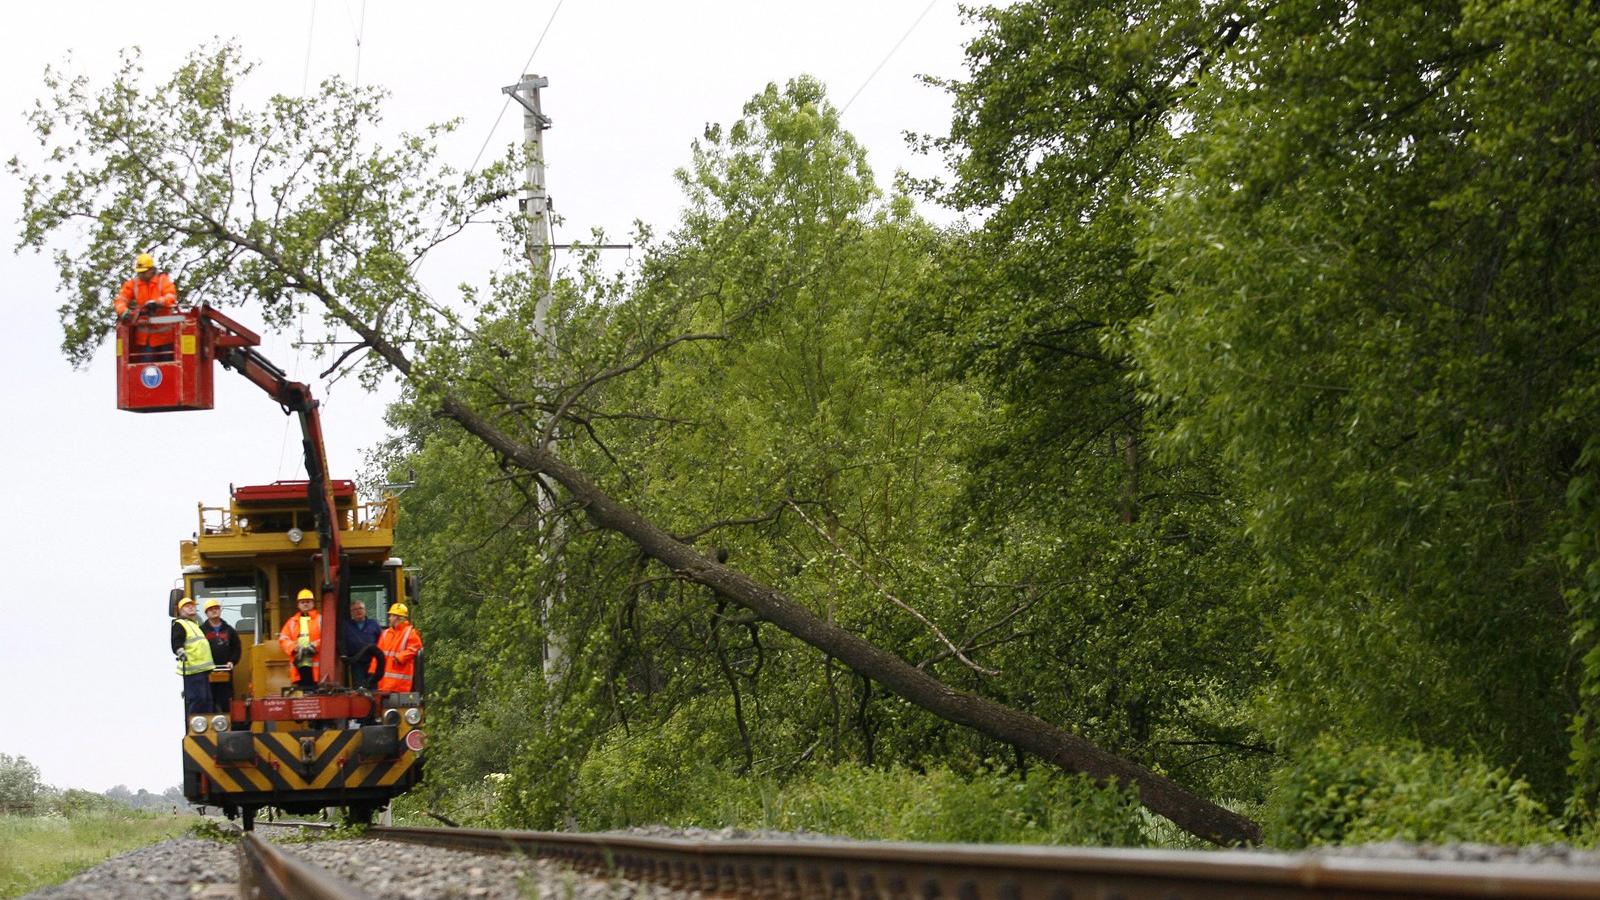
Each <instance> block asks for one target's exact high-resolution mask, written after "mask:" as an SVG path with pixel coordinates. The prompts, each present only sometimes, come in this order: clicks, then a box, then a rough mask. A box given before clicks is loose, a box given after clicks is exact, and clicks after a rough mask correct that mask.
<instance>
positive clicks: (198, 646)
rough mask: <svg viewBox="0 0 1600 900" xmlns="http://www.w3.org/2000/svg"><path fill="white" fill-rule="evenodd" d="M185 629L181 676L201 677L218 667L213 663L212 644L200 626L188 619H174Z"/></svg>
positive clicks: (180, 663)
mask: <svg viewBox="0 0 1600 900" xmlns="http://www.w3.org/2000/svg"><path fill="white" fill-rule="evenodd" d="M172 621H174V622H177V623H178V625H179V626H181V627H182V628H183V659H180V660H178V674H179V675H199V674H201V673H204V672H209V671H211V670H212V669H215V668H216V667H217V664H216V663H214V662H212V661H211V642H210V641H208V640H206V634H205V632H203V631H201V630H200V626H199V625H196V624H195V623H193V622H191V621H189V620H188V619H173V620H172Z"/></svg>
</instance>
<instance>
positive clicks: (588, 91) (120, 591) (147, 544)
mask: <svg viewBox="0 0 1600 900" xmlns="http://www.w3.org/2000/svg"><path fill="white" fill-rule="evenodd" d="M552 12H555V16H554V18H553V19H552ZM924 13H926V14H925V15H924ZM919 16H921V17H922V18H921V21H920V22H918V18H919ZM7 18H8V22H7V25H8V27H7V33H8V34H9V35H10V38H9V40H8V42H7V49H6V53H5V54H3V55H0V138H3V143H0V157H4V158H9V157H10V156H11V155H12V154H14V153H18V152H22V153H24V154H25V155H26V153H27V152H28V151H29V150H30V149H31V148H32V147H33V146H35V145H34V144H33V143H32V137H31V135H30V134H29V133H28V132H27V130H26V127H25V124H24V121H23V118H22V115H23V112H24V111H25V110H26V109H27V108H28V107H29V106H30V105H31V103H32V101H33V100H34V99H35V98H36V97H38V96H41V95H42V92H43V88H42V83H41V74H42V72H43V69H44V67H45V65H46V64H50V63H62V62H64V61H66V60H67V55H68V52H69V51H71V53H72V62H71V65H70V68H71V69H72V70H75V71H78V72H81V73H83V74H86V75H88V76H90V77H91V78H92V79H93V80H94V81H95V83H96V84H97V85H103V84H104V83H105V81H106V80H107V77H108V76H109V74H110V73H111V72H112V71H114V68H115V65H116V59H117V55H116V54H117V51H118V50H119V49H121V48H123V47H127V46H139V47H141V48H143V50H144V52H145V62H146V69H147V71H149V72H150V73H151V74H152V75H153V76H165V75H166V74H168V73H169V72H170V71H171V69H172V68H173V67H175V65H176V64H177V63H178V61H179V60H180V59H181V58H182V57H183V56H184V55H185V54H186V53H187V52H188V51H190V50H192V49H194V48H196V47H197V46H200V45H201V44H203V43H205V42H207V41H210V40H212V39H214V38H217V37H220V38H235V39H237V40H238V41H239V43H240V44H241V45H242V47H243V48H244V51H245V54H246V56H247V57H248V58H253V59H255V60H258V61H259V62H260V64H261V66H260V69H259V70H258V72H257V73H256V75H255V76H254V77H253V79H252V82H251V84H252V85H253V87H252V88H251V91H252V93H253V94H256V93H257V92H259V94H258V95H265V94H267V93H284V94H299V93H301V92H302V90H304V89H306V86H307V85H309V86H310V89H311V90H315V86H316V84H317V82H318V81H319V80H320V79H322V78H324V77H327V76H329V75H335V74H337V75H341V76H343V77H345V78H347V79H359V81H360V83H361V84H364V85H366V84H375V85H381V86H384V87H386V88H387V89H388V90H389V91H391V92H392V95H393V96H392V99H391V101H390V102H389V104H388V105H387V107H386V109H385V120H386V126H387V127H389V128H391V129H393V130H395V131H398V130H401V129H412V130H414V129H419V128H421V127H422V126H423V125H425V124H427V123H431V122H437V121H442V120H445V119H449V118H453V117H457V116H459V117H462V118H463V119H465V125H464V126H463V127H462V128H461V129H460V131H459V132H458V133H457V134H455V135H453V136H452V137H450V138H449V139H448V140H447V141H446V142H445V144H444V155H445V157H446V159H448V160H449V161H451V162H452V164H454V165H455V166H457V167H458V168H464V167H466V166H467V165H469V164H470V163H471V162H472V160H473V158H474V157H475V156H476V155H477V153H478V151H479V148H480V147H481V146H482V145H483V143H484V141H485V140H486V139H492V140H491V143H490V150H489V153H488V154H486V159H492V158H493V157H494V155H495V154H497V153H499V152H501V151H502V150H503V149H504V148H505V146H507V145H509V144H510V143H512V142H515V141H520V140H521V134H522V132H521V128H522V121H521V115H520V110H519V108H518V107H516V106H514V105H513V106H512V107H511V108H510V109H509V110H507V111H506V112H505V115H504V118H503V119H502V120H501V121H500V122H499V124H498V126H496V125H495V121H496V118H497V117H498V116H500V114H501V110H502V108H503V106H504V102H505V98H504V96H503V95H502V94H501V92H500V88H501V87H502V86H503V85H508V84H511V83H513V82H515V81H516V80H517V79H518V77H519V75H520V74H521V72H522V68H521V67H522V66H523V62H524V60H526V59H527V58H528V55H529V53H530V52H532V51H533V49H534V46H535V43H536V41H537V40H538V38H539V35H540V33H541V32H542V31H543V30H544V29H545V26H546V24H547V23H550V28H549V32H548V35H547V37H545V39H544V42H543V44H542V46H540V48H539V50H538V53H537V55H536V56H535V57H534V59H533V62H532V64H531V65H530V66H529V67H528V69H529V70H530V71H533V72H537V73H538V74H541V75H544V76H546V77H548V78H549V79H550V85H549V87H548V88H547V89H545V91H544V98H543V101H544V110H545V112H546V114H547V115H549V116H550V117H551V118H552V119H553V120H554V123H555V124H554V128H553V129H552V130H551V131H549V132H548V133H547V135H546V158H547V161H548V173H547V174H548V181H549V186H550V194H551V197H552V199H553V202H554V206H555V208H556V210H557V212H558V213H560V214H561V215H562V216H564V217H565V218H566V224H565V226H564V228H563V229H562V233H561V234H558V237H557V239H558V240H562V239H567V238H570V237H572V236H586V235H587V234H588V232H589V230H590V229H591V228H593V227H603V228H605V229H607V230H608V231H610V232H611V233H612V234H613V235H614V236H616V237H618V238H621V237H624V236H625V235H626V234H627V232H628V230H629V227H630V224H631V223H632V222H633V220H635V219H642V220H644V221H645V222H648V223H651V224H652V225H655V226H657V227H658V230H665V229H666V228H668V227H670V226H671V225H673V224H674V222H675V221H676V216H677V211H678V208H679V195H678V192H677V188H676V185H675V184H674V183H673V181H672V177H671V176H672V171H673V170H674V169H675V168H677V167H679V166H681V165H683V164H685V162H686V161H687V159H688V145H689V142H690V141H691V140H693V139H694V138H695V137H697V136H699V134H700V133H701V132H702V130H703V129H704V127H705V125H706V124H707V123H709V122H723V123H727V122H731V121H733V120H734V119H736V118H737V117H738V114H739V109H740V107H741V106H742V104H743V103H744V101H745V100H747V99H748V98H749V97H750V96H751V95H752V94H754V93H756V92H757V91H759V90H760V89H761V88H762V87H763V86H764V85H765V84H766V83H767V82H769V81H778V82H780V83H781V82H782V81H784V80H786V79H788V78H791V77H794V76H796V75H799V74H802V73H805V74H811V75H814V76H816V77H818V78H820V79H822V80H823V81H824V82H825V83H826V84H827V85H828V88H829V91H830V96H831V97H832V99H833V101H834V103H835V104H839V105H843V104H844V103H845V102H846V101H848V100H849V99H850V97H851V96H852V95H854V94H856V92H857V90H858V89H862V88H863V85H865V88H864V89H862V90H861V93H860V95H859V96H858V97H857V98H856V99H855V101H854V103H852V104H851V105H850V106H849V108H848V109H847V110H846V113H845V116H844V121H845V124H846V126H847V127H848V128H849V129H850V130H851V131H852V132H854V133H855V135H856V137H857V138H858V139H859V140H860V141H861V142H862V143H863V144H864V145H865V146H866V148H867V149H868V152H869V154H870V160H871V163H872V166H873V169H874V172H875V173H876V174H877V176H878V179H879V183H880V184H883V185H887V184H888V183H889V181H890V179H891V178H892V177H893V174H894V172H895V170H896V169H899V168H905V169H909V170H910V171H913V172H915V173H918V174H933V173H935V172H937V171H938V169H939V166H938V163H937V161H936V160H930V159H927V158H924V157H918V156H915V155H913V154H912V153H911V152H910V151H909V150H908V149H907V147H906V145H905V141H904V139H903V137H902V134H903V133H904V132H906V131H913V132H942V131H943V130H944V128H945V127H946V125H947V124H948V118H949V103H948V100H947V98H946V96H945V95H944V94H943V93H942V92H941V91H938V90H936V89H933V88H929V87H925V86H923V85H922V84H920V83H919V82H918V81H917V80H916V76H917V75H919V74H930V75H936V76H953V75H958V74H960V73H961V72H962V45H963V42H964V41H965V40H966V39H967V38H968V37H970V35H971V29H970V27H969V26H965V25H963V24H962V23H961V22H960V16H959V13H958V10H957V8H956V0H935V2H933V4H932V5H931V7H930V5H929V3H928V0H871V2H862V0H856V2H842V0H812V2H809V3H804V4H793V3H777V2H764V0H726V2H723V0H694V2H689V0H682V2H662V0H617V2H603V0H566V2H565V3H564V5H562V6H561V7H560V8H559V10H557V9H556V2H555V0H536V2H522V3H515V4H510V3H508V4H493V3H476V2H470V0H469V2H459V3H452V4H438V3H421V2H410V0H405V2H398V0H390V2H384V3H370V4H368V3H364V2H363V0H292V2H285V3H280V4H260V3H216V2H194V3H178V2H171V3H167V2H147V3H141V4H133V5H129V4H126V3H107V2H86V0H74V2H66V3H27V4H21V5H19V6H16V7H14V8H12V11H11V12H10V13H8V14H7ZM913 23H917V24H916V27H915V29H913V30H911V31H910V34H909V36H907V30H908V29H912V25H913ZM902 38H904V42H903V43H900V42H901V39H902ZM897 44H899V46H898V49H895V48H896V45H897ZM891 50H893V55H892V56H889V54H890V53H891ZM886 56H889V58H888V61H887V63H886V64H884V65H883V67H882V69H881V70H879V71H877V73H876V75H874V74H873V72H874V70H875V69H877V68H878V66H879V64H880V63H883V62H884V59H885V57H886ZM358 67H359V69H358ZM869 79H870V80H869ZM19 213H20V200H19V189H18V185H17V184H16V183H15V181H14V179H12V178H11V177H10V175H9V174H4V173H0V220H3V221H4V222H5V229H4V234H5V235H6V237H7V238H8V240H7V241H6V243H5V246H4V247H3V248H0V259H3V260H4V265H5V278H4V283H5V285H6V293H7V294H8V296H7V297H6V308H7V311H8V321H7V322H6V323H5V324H4V326H3V327H0V410H3V412H4V420H3V424H0V429H3V432H0V434H3V436H0V462H3V465H0V485H4V487H3V488H0V490H3V497H4V500H5V503H4V507H3V508H4V515H0V554H3V560H4V566H3V571H4V577H5V581H4V583H3V584H0V697H3V698H4V699H3V700H0V753H8V754H12V755H17V754H21V755H23V756H26V757H27V758H28V759H29V760H31V761H32V762H33V763H35V764H36V765H38V766H39V768H40V769H41V770H42V772H43V776H44V780H45V781H47V782H49V783H51V784H54V785H57V786H59V787H63V788H66V787H79V788H88V789H91V790H97V791H98V790H104V789H106V788H109V787H111V786H112V785H115V784H126V785H128V786H130V787H132V788H135V789H137V788H140V787H144V788H149V789H151V790H155V791H159V790H161V789H162V788H165V787H167V786H170V785H173V784H176V783H178V781H179V778H180V771H179V750H178V740H177V739H178V736H179V735H180V734H181V728H182V700H181V696H180V679H179V678H178V676H177V675H175V674H173V671H172V666H173V664H172V657H171V654H170V653H169V652H168V649H167V640H168V629H169V627H170V618H169V611H168V610H167V608H166V597H167V591H168V589H169V588H170V587H172V586H173V585H174V584H175V583H176V579H177V577H178V572H179V566H178V552H177V542H178V540H179V539H180V538H185V537H188V536H190V534H191V533H193V532H194V531H195V528H196V522H197V505H198V504H200V503H202V502H203V503H206V504H208V505H212V506H217V505H224V504H226V502H227V498H228V490H229V485H230V484H258V483H265V482H270V481H273V480H274V479H278V478H303V477H304V472H303V469H302V468H301V463H300V459H299V456H298V453H297V452H296V449H297V447H296V440H297V435H296V434H291V433H290V432H289V430H288V427H287V424H288V423H287V421H286V418H285V417H284V416H283V415H282V414H281V413H280V412H279V411H278V409H277V407H276V406H275V405H274V404H273V403H272V402H271V401H269V400H268V399H267V398H266V396H265V395H263V394H261V393H260V392H259V391H258V390H257V389H256V388H254V387H251V386H250V385H248V384H247V383H245V382H244V380H243V379H240V378H236V377H233V376H232V375H231V374H230V373H226V372H222V371H221V370H219V373H218V377H217V390H216V395H217V396H216V403H217V409H216V410H214V411H211V412H203V413H197V412H189V413H169V414H163V415H136V414H133V413H123V412H118V411H117V410H116V408H115V407H116V402H115V397H116V395H115V385H114V382H113V380H112V378H113V374H112V366H111V358H110V357H111V350H110V347H109V340H108V341H107V346H104V347H102V349H101V352H100V354H99V355H98V356H96V357H95V360H94V362H93V363H92V365H90V366H89V367H88V368H87V369H86V370H84V371H73V370H72V369H71V368H70V367H69V366H68V365H67V363H66V362H65V360H64V358H63V357H62V356H61V353H60V351H59V349H58V348H59V344H60V342H61V328H60V324H59V322H58V320H57V317H56V312H55V310H56V307H57V306H59V305H60V304H61V303H62V302H63V299H64V298H63V297H62V296H61V295H60V293H59V288H58V286H57V283H56V278H55V275H54V270H53V269H52V268H51V266H50V264H49V261H48V259H47V258H45V257H41V256H37V255H35V254H33V253H31V252H25V253H22V254H18V255H12V253H11V247H12V246H13V245H14V244H15V235H16V230H17V228H16V220H17V218H18V216H19ZM485 230H486V231H487V229H485ZM485 237H489V235H485ZM492 243H493V242H492V240H490V241H486V242H484V243H481V244H473V243H471V242H470V241H468V242H463V243H461V244H460V245H458V246H456V247H454V248H451V249H450V250H449V251H448V252H439V253H435V254H434V255H433V256H431V257H430V258H429V260H428V261H427V263H426V265H425V266H424V268H423V270H422V274H423V277H424V280H425V281H427V283H428V286H429V288H430V290H431V291H433V292H434V293H435V294H441V295H443V294H448V293H449V292H450V291H451V289H452V286H453V285H455V284H457V283H460V282H462V281H481V280H482V277H483V273H484V272H485V271H486V270H487V269H488V268H489V267H490V266H492V265H494V264H496V263H497V261H498V259H497V257H496V256H494V255H493V254H494V252H495V251H496V249H497V248H495V247H493V246H492ZM138 249H140V248H131V247H130V248H129V250H128V254H129V260H130V263H131V259H132V256H133V254H134V253H135V252H137V250H138ZM182 290H183V286H182V285H181V284H180V285H179V291H180V294H181V293H182ZM106 300H107V305H108V307H109V304H110V300H111V298H110V297H107V298H106ZM239 318H240V319H241V321H242V323H243V324H245V325H247V326H258V325H259V324H260V320H259V318H258V317H256V316H254V315H253V314H251V313H250V312H248V311H244V312H241V313H240V314H239ZM264 350H265V352H266V354H267V355H268V356H269V357H270V358H272V359H273V360H274V361H275V362H277V363H278V364H279V365H281V366H283V367H285V368H286V369H288V370H289V372H290V374H291V376H293V377H295V378H297V379H299V380H311V381H313V382H314V384H313V387H314V390H315V391H316V392H317V394H318V396H320V397H322V398H323V401H324V404H325V405H324V428H325V429H326V432H327V439H328V456H329V461H330V465H331V468H332V470H333V473H334V475H335V476H338V477H354V476H355V475H356V474H357V472H358V470H359V469H360V467H361V465H362V462H363V457H364V453H365V451H366V450H367V449H368V448H370V447H372V446H373V445H374V444H376V443H377V442H378V441H379V440H380V439H381V438H382V437H383V421H382V410H383V404H384V402H385V401H386V399H387V397H388V396H389V395H391V394H392V389H391V390H388V391H380V392H379V393H378V394H375V395H374V394H366V393H363V392H362V391H361V389H360V388H359V387H358V386H357V385H356V384H354V382H353V380H346V381H342V382H339V383H338V384H335V385H333V386H332V388H331V389H329V388H328V387H327V386H326V385H324V384H322V383H315V379H316V376H317V373H318V372H319V371H320V370H321V369H322V368H324V367H325V365H326V364H325V363H324V364H322V365H318V364H317V362H316V361H315V360H313V359H311V358H310V355H309V352H307V351H302V350H299V349H297V348H296V347H294V346H293V343H292V340H291V339H290V338H289V337H287V336H285V337H275V338H269V340H268V342H267V344H266V346H265V347H264ZM425 602H430V603H446V602H449V598H446V597H433V598H426V599H425Z"/></svg>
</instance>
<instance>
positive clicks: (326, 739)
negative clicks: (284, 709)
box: [183, 729, 419, 800]
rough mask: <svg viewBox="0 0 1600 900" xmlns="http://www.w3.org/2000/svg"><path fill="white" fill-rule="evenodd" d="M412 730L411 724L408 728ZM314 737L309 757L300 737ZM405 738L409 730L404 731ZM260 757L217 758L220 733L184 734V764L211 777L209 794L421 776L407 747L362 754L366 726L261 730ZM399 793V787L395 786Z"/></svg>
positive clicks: (355, 785)
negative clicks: (391, 753)
mask: <svg viewBox="0 0 1600 900" xmlns="http://www.w3.org/2000/svg"><path fill="white" fill-rule="evenodd" d="M406 730H407V731H409V730H410V729H406ZM305 738H310V739H311V740H312V742H313V744H312V751H311V753H310V754H309V756H310V761H309V762H307V761H305V760H304V759H302V755H301V740H302V739H305ZM400 738H401V740H402V741H404V739H405V732H404V731H402V732H401V734H400ZM251 740H252V743H254V744H255V759H254V760H252V761H250V762H243V763H228V762H219V761H218V760H217V736H216V735H214V734H190V735H187V736H185V737H184V739H183V767H184V769H185V770H186V771H191V772H200V773H203V774H204V775H205V776H206V778H207V780H209V781H210V783H211V790H210V791H209V794H210V796H211V797H212V798H213V799H219V800H225V799H226V798H227V795H229V794H244V793H248V794H260V793H268V794H277V795H282V794H285V793H300V792H312V793H318V794H320V793H323V792H328V791H340V790H352V789H370V788H385V787H397V788H404V787H409V786H410V785H411V784H413V783H414V782H415V781H416V776H417V774H418V769H419V767H418V765H417V764H418V762H419V759H418V757H417V755H416V754H415V753H412V752H411V751H409V750H404V749H402V750H401V751H400V755H399V757H398V758H391V759H376V760H363V759H361V758H360V756H359V755H358V753H357V750H359V749H360V746H361V732H359V731H356V730H344V729H340V730H329V731H319V732H286V731H271V732H256V733H255V734H253V735H251ZM395 793H399V791H396V792H395Z"/></svg>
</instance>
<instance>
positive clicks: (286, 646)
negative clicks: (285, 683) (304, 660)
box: [278, 609, 322, 681]
mask: <svg viewBox="0 0 1600 900" xmlns="http://www.w3.org/2000/svg"><path fill="white" fill-rule="evenodd" d="M301 618H308V619H310V620H311V627H310V628H308V629H306V633H304V634H302V633H301V631H300V619H301ZM303 644H304V645H308V646H310V647H311V649H312V650H321V649H322V615H321V614H320V613H318V612H317V611H316V610H314V609H313V610H312V611H311V612H310V613H309V614H308V615H306V616H304V617H302V616H301V615H300V614H299V613H295V614H294V615H292V616H290V617H289V621H287V622H285V623H283V630H282V631H280V632H278V647H279V648H281V649H282V650H283V655H284V656H287V657H289V665H291V666H292V665H294V648H295V647H298V646H302V645H303ZM311 677H312V678H314V679H317V680H319V681H320V680H321V679H322V663H321V662H319V661H317V659H316V658H315V657H313V658H312V663H311Z"/></svg>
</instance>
